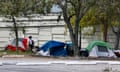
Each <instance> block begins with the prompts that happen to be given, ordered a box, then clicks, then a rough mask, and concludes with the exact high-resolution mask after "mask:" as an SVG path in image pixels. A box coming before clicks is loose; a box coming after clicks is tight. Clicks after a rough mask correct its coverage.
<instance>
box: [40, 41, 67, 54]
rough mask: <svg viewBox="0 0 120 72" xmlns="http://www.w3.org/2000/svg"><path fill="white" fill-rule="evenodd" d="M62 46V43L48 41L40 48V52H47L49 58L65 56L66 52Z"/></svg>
mask: <svg viewBox="0 0 120 72" xmlns="http://www.w3.org/2000/svg"><path fill="white" fill-rule="evenodd" d="M64 46H65V43H63V42H59V41H53V40H50V41H48V42H46V43H45V44H44V45H43V46H41V47H40V51H41V50H42V51H43V52H47V51H49V54H50V56H66V55H67V52H66V49H65V48H64Z"/></svg>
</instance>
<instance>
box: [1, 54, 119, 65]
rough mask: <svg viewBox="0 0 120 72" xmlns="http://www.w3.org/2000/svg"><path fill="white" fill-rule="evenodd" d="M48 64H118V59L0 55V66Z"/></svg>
mask: <svg viewBox="0 0 120 72" xmlns="http://www.w3.org/2000/svg"><path fill="white" fill-rule="evenodd" d="M49 64H65V65H97V64H109V65H120V61H119V60H99V59H98V60H95V59H93V60H89V59H73V58H65V57H59V58H58V57H42V56H37V57H36V56H24V55H6V56H2V57H0V66H2V65H19V66H22V65H24V66H26V65H27V66H29V65H49Z"/></svg>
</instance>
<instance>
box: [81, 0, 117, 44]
mask: <svg viewBox="0 0 120 72" xmlns="http://www.w3.org/2000/svg"><path fill="white" fill-rule="evenodd" d="M115 14H116V13H115V11H114V3H113V2H112V0H98V1H97V3H96V5H94V7H93V8H91V9H90V10H89V11H88V12H87V13H86V15H85V16H84V17H83V19H82V20H81V23H82V24H81V25H82V26H94V25H102V27H101V29H102V32H103V40H104V41H105V42H107V39H108V38H107V32H108V28H109V27H110V26H111V24H112V23H113V22H114V21H115V19H116V18H115Z"/></svg>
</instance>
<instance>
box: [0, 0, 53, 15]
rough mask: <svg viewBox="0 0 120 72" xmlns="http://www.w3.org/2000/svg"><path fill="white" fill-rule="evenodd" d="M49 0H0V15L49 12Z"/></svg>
mask: <svg viewBox="0 0 120 72" xmlns="http://www.w3.org/2000/svg"><path fill="white" fill-rule="evenodd" d="M51 7H52V1H50V0H46V1H45V0H7V1H4V0H0V15H13V16H21V15H22V16H23V15H25V14H31V13H32V14H38V13H40V14H44V13H45V8H46V11H47V13H49V12H50V9H51Z"/></svg>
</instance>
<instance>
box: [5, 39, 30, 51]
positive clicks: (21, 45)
mask: <svg viewBox="0 0 120 72" xmlns="http://www.w3.org/2000/svg"><path fill="white" fill-rule="evenodd" d="M27 42H28V39H27V38H18V49H19V50H20V51H25V50H26V49H27ZM6 49H7V50H11V51H16V39H13V40H12V41H11V42H10V43H9V44H8V45H6Z"/></svg>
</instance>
